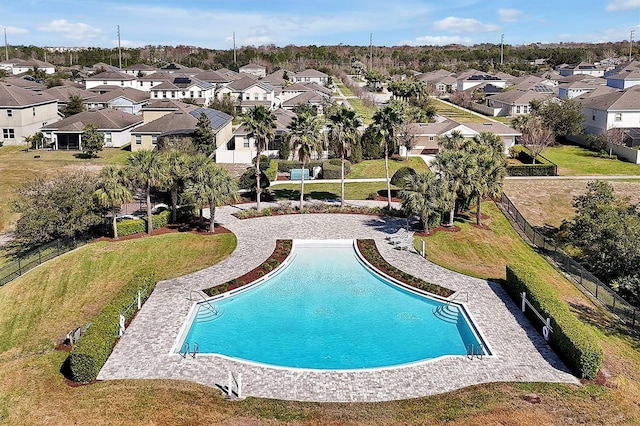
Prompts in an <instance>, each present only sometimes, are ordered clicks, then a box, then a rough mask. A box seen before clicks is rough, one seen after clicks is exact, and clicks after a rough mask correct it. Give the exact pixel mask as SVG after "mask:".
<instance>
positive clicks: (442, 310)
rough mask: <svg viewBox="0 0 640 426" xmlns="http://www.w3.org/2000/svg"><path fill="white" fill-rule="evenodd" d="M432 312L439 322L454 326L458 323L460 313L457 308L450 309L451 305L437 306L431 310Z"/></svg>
mask: <svg viewBox="0 0 640 426" xmlns="http://www.w3.org/2000/svg"><path fill="white" fill-rule="evenodd" d="M432 312H433V315H434V316H435V317H436V318H438V319H439V320H442V321H444V322H448V323H451V324H456V323H457V322H458V317H459V316H460V311H459V310H458V308H455V307H452V306H451V305H440V306H437V307H435V308H434V309H433V310H432Z"/></svg>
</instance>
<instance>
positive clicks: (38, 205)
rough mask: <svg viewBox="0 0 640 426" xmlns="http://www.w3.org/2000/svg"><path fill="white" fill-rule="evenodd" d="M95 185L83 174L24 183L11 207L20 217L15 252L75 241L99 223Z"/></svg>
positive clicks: (94, 179)
mask: <svg viewBox="0 0 640 426" xmlns="http://www.w3.org/2000/svg"><path fill="white" fill-rule="evenodd" d="M96 184H97V177H96V175H95V174H93V173H89V172H85V171H75V172H74V173H68V174H61V175H59V176H57V177H54V178H52V179H47V178H44V177H36V178H34V179H33V180H31V181H29V182H27V183H26V184H25V185H24V186H23V187H22V188H21V189H20V190H19V191H18V193H19V194H20V197H19V198H18V199H17V200H16V201H15V202H14V203H13V205H12V207H13V211H15V212H16V213H18V214H19V215H20V218H19V219H18V221H17V222H16V229H15V232H14V239H15V240H14V241H15V248H17V249H18V250H27V249H31V248H34V247H36V246H39V245H42V244H45V243H48V242H49V241H52V240H55V239H56V238H66V239H72V238H78V237H80V236H81V235H83V234H86V233H87V232H88V231H89V230H90V229H91V227H93V226H95V225H98V224H99V223H101V222H102V211H101V209H100V207H99V206H98V205H97V204H96V201H95V199H94V197H93V193H94V191H95V190H96V188H97V185H96Z"/></svg>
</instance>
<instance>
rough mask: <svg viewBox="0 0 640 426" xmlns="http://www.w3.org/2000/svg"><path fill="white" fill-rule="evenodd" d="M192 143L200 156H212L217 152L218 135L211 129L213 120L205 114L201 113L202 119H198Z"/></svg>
mask: <svg viewBox="0 0 640 426" xmlns="http://www.w3.org/2000/svg"><path fill="white" fill-rule="evenodd" d="M192 142H193V145H194V147H195V149H196V151H197V152H199V153H200V154H204V155H207V156H211V155H213V153H214V152H215V151H216V148H217V147H216V134H215V132H214V131H213V129H212V128H211V120H209V117H207V114H205V113H204V112H201V113H200V117H198V122H197V124H196V130H195V132H194V133H193V137H192Z"/></svg>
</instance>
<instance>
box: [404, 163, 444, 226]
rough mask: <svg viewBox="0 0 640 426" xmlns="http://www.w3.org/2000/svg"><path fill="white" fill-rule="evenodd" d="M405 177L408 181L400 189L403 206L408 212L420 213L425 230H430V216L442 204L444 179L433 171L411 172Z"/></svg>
mask: <svg viewBox="0 0 640 426" xmlns="http://www.w3.org/2000/svg"><path fill="white" fill-rule="evenodd" d="M405 179H406V182H405V184H404V186H403V189H402V190H401V191H400V198H402V207H403V209H404V210H405V211H406V212H408V213H410V214H416V215H418V217H419V218H420V222H421V223H422V230H423V232H425V233H426V232H429V217H430V216H431V215H432V214H434V213H435V212H437V211H438V209H439V208H440V206H441V204H442V201H441V199H440V192H441V186H442V184H443V183H442V182H443V181H442V180H440V179H437V177H436V175H434V174H433V173H431V172H418V173H416V174H415V175H414V174H410V175H408V176H407V177H406V178H405Z"/></svg>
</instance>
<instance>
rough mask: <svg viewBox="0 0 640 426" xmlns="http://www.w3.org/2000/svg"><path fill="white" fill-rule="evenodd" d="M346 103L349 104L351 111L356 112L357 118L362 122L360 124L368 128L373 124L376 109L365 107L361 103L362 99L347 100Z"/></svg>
mask: <svg viewBox="0 0 640 426" xmlns="http://www.w3.org/2000/svg"><path fill="white" fill-rule="evenodd" d="M347 102H349V104H350V105H351V107H352V108H353V110H354V111H355V112H356V114H357V115H358V117H360V119H361V120H362V123H363V124H364V125H365V126H368V125H370V124H371V123H373V114H375V113H376V111H377V110H378V108H376V107H368V106H366V105H365V104H364V102H363V101H362V99H360V98H351V99H347Z"/></svg>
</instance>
